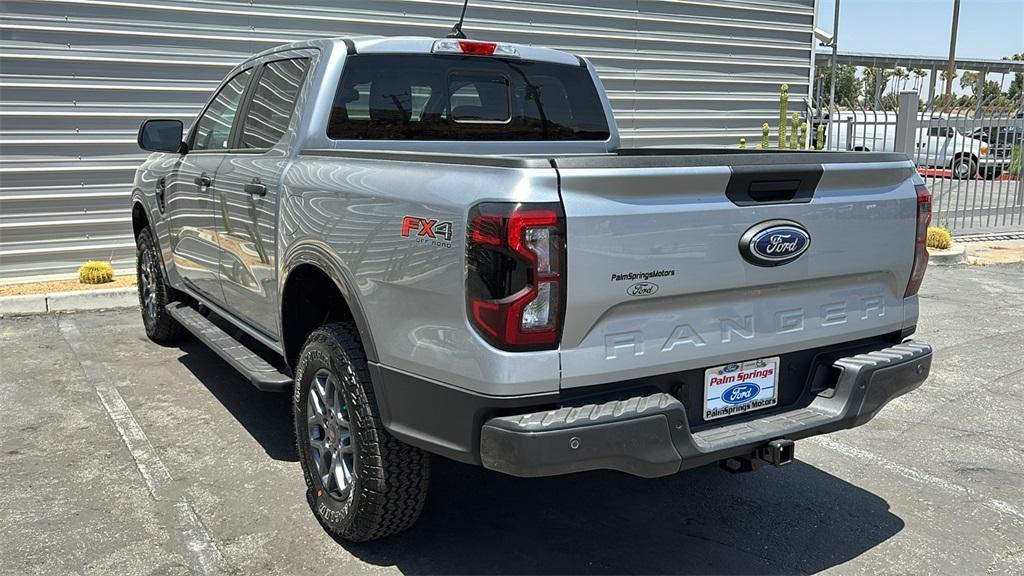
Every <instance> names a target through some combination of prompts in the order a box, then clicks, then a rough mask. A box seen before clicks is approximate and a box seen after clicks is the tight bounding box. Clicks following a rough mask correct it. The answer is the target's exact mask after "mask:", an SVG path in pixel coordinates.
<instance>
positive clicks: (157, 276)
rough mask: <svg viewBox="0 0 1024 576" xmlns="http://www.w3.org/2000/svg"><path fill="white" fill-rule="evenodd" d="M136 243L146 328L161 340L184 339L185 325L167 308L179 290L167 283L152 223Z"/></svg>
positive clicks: (140, 304) (165, 341) (150, 335)
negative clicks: (176, 290) (154, 238)
mask: <svg viewBox="0 0 1024 576" xmlns="http://www.w3.org/2000/svg"><path fill="white" fill-rule="evenodd" d="M135 244H136V248H137V251H136V258H135V273H136V280H137V281H138V287H139V307H140V308H141V309H142V324H143V326H144V327H145V328H146V336H149V339H150V340H152V341H154V342H157V343H159V344H170V343H173V342H176V341H178V340H180V339H181V336H182V334H184V333H185V329H184V327H183V326H182V325H181V324H179V323H178V321H177V320H175V319H174V318H172V317H171V315H170V314H169V313H168V312H167V308H166V306H167V303H168V302H171V301H172V300H171V298H172V297H173V296H174V294H175V291H174V289H173V288H171V287H170V286H168V285H167V280H166V278H165V276H164V267H163V265H162V264H161V260H160V252H159V250H157V247H156V241H155V240H153V232H152V230H150V228H149V226H146V227H145V228H143V229H142V230H141V231H140V232H139V236H138V237H137V238H136V239H135Z"/></svg>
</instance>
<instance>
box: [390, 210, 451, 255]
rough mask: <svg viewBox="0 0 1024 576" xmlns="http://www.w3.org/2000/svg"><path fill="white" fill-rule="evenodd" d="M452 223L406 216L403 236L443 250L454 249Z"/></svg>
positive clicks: (403, 224)
mask: <svg viewBox="0 0 1024 576" xmlns="http://www.w3.org/2000/svg"><path fill="white" fill-rule="evenodd" d="M452 227H453V226H452V223H451V222H439V221H437V220H432V219H428V218H420V217H419V216H406V217H405V218H403V219H402V236H404V237H406V238H409V237H410V236H412V237H415V238H416V240H417V242H429V243H431V244H433V245H434V246H440V247H443V248H451V247H452V243H451V242H452Z"/></svg>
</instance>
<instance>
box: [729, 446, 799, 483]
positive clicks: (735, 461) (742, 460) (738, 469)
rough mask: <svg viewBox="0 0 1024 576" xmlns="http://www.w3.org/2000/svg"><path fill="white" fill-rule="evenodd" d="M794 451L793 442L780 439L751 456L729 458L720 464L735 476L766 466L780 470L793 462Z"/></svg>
mask: <svg viewBox="0 0 1024 576" xmlns="http://www.w3.org/2000/svg"><path fill="white" fill-rule="evenodd" d="M793 449H794V444H793V441H792V440H787V439H785V438H780V439H778V440H772V441H771V442H769V443H767V444H765V445H764V446H761V447H759V448H758V449H757V450H755V451H754V453H753V454H751V455H750V456H737V457H735V458H727V459H725V460H722V461H721V462H719V465H720V466H721V467H722V468H724V469H725V470H726V471H728V472H732V473H734V474H741V473H743V472H753V471H754V470H757V469H758V468H760V467H761V466H764V465H765V464H771V465H772V466H775V467H776V468H778V467H780V466H785V465H786V464H790V463H792V462H793Z"/></svg>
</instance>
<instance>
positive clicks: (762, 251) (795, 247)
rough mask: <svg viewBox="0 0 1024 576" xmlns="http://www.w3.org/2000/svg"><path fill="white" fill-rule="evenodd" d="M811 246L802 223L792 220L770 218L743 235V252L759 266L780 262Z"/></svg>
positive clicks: (791, 258)
mask: <svg viewBox="0 0 1024 576" xmlns="http://www.w3.org/2000/svg"><path fill="white" fill-rule="evenodd" d="M810 246H811V236H810V234H808V233H807V230H805V229H804V227H803V226H801V225H799V224H797V223H796V222H793V221H790V220H769V221H767V222H761V223H760V224H757V225H754V226H752V227H751V228H750V229H749V230H747V231H746V232H744V233H743V236H741V237H740V254H742V255H743V258H745V259H746V260H747V262H750V263H751V264H755V265H757V266H779V265H781V264H785V263H787V262H792V261H793V260H796V259H797V258H799V257H800V255H801V254H803V253H804V252H806V251H807V249H808V248H809V247H810Z"/></svg>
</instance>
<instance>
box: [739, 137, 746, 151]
mask: <svg viewBox="0 0 1024 576" xmlns="http://www.w3.org/2000/svg"><path fill="white" fill-rule="evenodd" d="M746 147H747V139H746V138H743V137H740V150H743V149H744V148H746Z"/></svg>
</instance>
